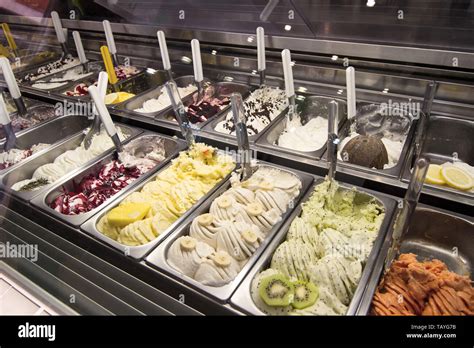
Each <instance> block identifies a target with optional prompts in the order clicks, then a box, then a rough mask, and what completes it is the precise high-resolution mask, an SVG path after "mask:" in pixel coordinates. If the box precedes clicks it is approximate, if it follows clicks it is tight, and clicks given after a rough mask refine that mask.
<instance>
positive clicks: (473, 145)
mask: <svg viewBox="0 0 474 348" xmlns="http://www.w3.org/2000/svg"><path fill="white" fill-rule="evenodd" d="M411 150H412V151H411V153H410V155H409V156H408V159H409V160H407V161H406V165H405V168H404V171H403V181H406V182H408V181H410V177H411V170H412V161H411V160H412V159H413V150H414V149H411ZM421 153H422V156H424V157H425V158H428V159H429V160H430V163H431V164H439V165H441V164H443V163H446V162H453V160H461V161H462V162H464V163H467V164H468V165H470V166H474V122H473V121H469V120H464V119H459V118H454V117H448V116H431V117H430V121H429V125H428V128H427V131H426V135H425V136H424V141H423V144H422V150H421ZM428 190H429V191H434V192H438V193H441V195H443V196H446V195H445V194H448V195H450V196H451V198H450V199H455V200H458V199H459V198H460V197H462V198H463V200H464V201H465V202H466V203H469V202H470V203H471V204H472V200H473V198H474V193H473V192H469V191H461V190H457V189H455V188H452V187H449V186H447V185H446V186H444V185H443V186H441V185H432V184H428V183H425V184H424V185H423V191H428ZM448 198H449V197H448Z"/></svg>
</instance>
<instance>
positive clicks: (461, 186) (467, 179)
mask: <svg viewBox="0 0 474 348" xmlns="http://www.w3.org/2000/svg"><path fill="white" fill-rule="evenodd" d="M441 176H442V177H443V179H444V180H445V181H446V183H447V184H448V185H449V186H451V187H454V188H456V189H458V190H463V191H467V190H470V189H471V188H472V185H473V180H472V176H471V175H469V173H466V172H465V171H464V170H462V169H461V168H458V167H455V166H446V167H444V168H443V169H442V170H441Z"/></svg>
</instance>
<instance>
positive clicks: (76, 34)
mask: <svg viewBox="0 0 474 348" xmlns="http://www.w3.org/2000/svg"><path fill="white" fill-rule="evenodd" d="M72 37H73V39H74V44H75V45H76V51H77V56H78V58H79V60H80V62H81V64H86V63H87V62H88V60H87V58H86V53H85V52H84V46H82V40H81V34H79V32H78V31H73V32H72Z"/></svg>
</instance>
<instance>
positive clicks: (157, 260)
mask: <svg viewBox="0 0 474 348" xmlns="http://www.w3.org/2000/svg"><path fill="white" fill-rule="evenodd" d="M258 166H259V167H270V168H276V169H279V170H281V171H284V172H287V173H291V174H293V175H294V176H295V177H297V178H298V179H299V180H300V181H301V184H302V187H301V190H300V193H299V195H298V196H297V197H296V198H295V199H294V204H295V205H296V204H298V203H299V201H300V199H301V198H302V197H303V195H304V194H305V193H306V191H307V190H308V188H309V187H310V185H311V184H312V182H313V176H311V175H309V174H305V173H303V172H299V171H296V170H292V169H287V168H285V167H281V166H277V165H273V164H268V163H264V162H262V163H260V164H258ZM230 187H231V185H230V182H227V183H226V184H225V185H223V186H221V187H220V188H219V190H217V191H216V192H215V193H214V194H213V195H212V196H210V197H209V198H208V199H207V200H206V202H205V203H204V204H202V205H201V206H200V207H199V208H198V209H196V210H195V211H194V212H193V214H192V215H191V216H190V217H189V218H188V219H187V220H186V222H184V223H183V224H182V225H181V226H179V227H178V229H177V230H176V232H174V233H173V235H172V236H171V237H169V238H167V240H166V241H165V242H164V243H162V244H161V245H160V246H158V247H157V248H156V249H155V250H154V251H153V252H152V253H151V254H150V255H149V256H148V257H147V258H146V262H147V263H149V264H150V265H152V266H153V267H156V268H157V269H159V270H160V271H164V272H166V273H169V274H171V275H172V276H174V277H175V278H178V279H179V280H180V281H182V282H184V283H187V284H189V285H190V286H192V287H193V288H196V289H198V290H200V291H201V292H204V293H206V294H207V295H209V296H211V297H213V298H215V299H217V300H218V301H221V302H226V301H227V300H228V299H229V298H230V297H231V296H232V294H233V293H234V291H235V289H237V286H238V285H239V284H240V282H241V281H242V279H244V277H245V275H246V274H247V272H248V271H249V270H250V269H251V268H252V266H253V265H254V264H255V262H256V261H257V260H258V258H259V257H260V255H261V254H262V253H263V251H264V250H265V248H266V247H267V246H268V244H269V243H270V242H271V240H272V239H273V237H274V236H275V234H276V233H277V231H278V230H279V229H280V227H281V226H282V225H283V223H284V222H285V221H286V219H287V218H288V216H290V214H291V212H292V208H291V207H288V209H287V210H286V212H285V213H283V215H281V220H280V221H279V222H278V223H276V224H275V225H274V226H273V228H272V229H271V230H270V231H269V232H268V234H267V236H266V238H265V240H264V241H263V242H262V244H261V245H260V246H259V248H258V249H257V251H256V252H255V253H254V254H253V255H252V256H251V257H250V258H249V259H248V261H247V263H246V264H245V265H244V266H243V268H242V269H241V270H240V272H239V273H238V275H237V276H236V277H235V278H234V279H233V280H232V281H231V282H229V283H228V284H226V285H223V286H220V287H215V286H209V285H204V284H201V283H200V282H198V281H196V280H194V279H192V278H190V277H187V276H185V275H183V274H182V273H181V272H179V271H177V270H176V269H174V268H173V267H172V266H171V265H170V264H169V263H168V261H167V259H168V251H169V248H170V246H171V245H172V244H173V243H174V241H175V240H176V239H178V238H179V237H182V236H187V235H189V229H190V227H191V223H192V222H193V220H194V219H195V218H196V217H197V216H199V215H201V214H205V213H208V212H209V209H210V206H211V204H212V202H213V201H214V200H215V199H216V198H218V197H220V196H221V195H222V194H223V193H224V192H225V191H227V190H228V189H229V188H230Z"/></svg>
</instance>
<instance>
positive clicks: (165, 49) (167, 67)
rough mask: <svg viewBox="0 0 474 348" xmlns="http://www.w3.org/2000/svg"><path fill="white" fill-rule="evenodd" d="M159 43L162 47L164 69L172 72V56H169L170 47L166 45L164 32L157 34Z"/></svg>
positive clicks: (159, 31)
mask: <svg viewBox="0 0 474 348" xmlns="http://www.w3.org/2000/svg"><path fill="white" fill-rule="evenodd" d="M156 35H157V37H158V43H159V45H160V53H161V59H162V60H163V68H164V69H165V70H171V63H170V56H169V54H168V45H167V44H166V37H165V33H164V32H163V31H162V30H158V31H157V32H156Z"/></svg>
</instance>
